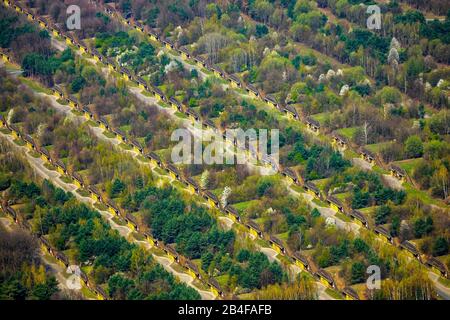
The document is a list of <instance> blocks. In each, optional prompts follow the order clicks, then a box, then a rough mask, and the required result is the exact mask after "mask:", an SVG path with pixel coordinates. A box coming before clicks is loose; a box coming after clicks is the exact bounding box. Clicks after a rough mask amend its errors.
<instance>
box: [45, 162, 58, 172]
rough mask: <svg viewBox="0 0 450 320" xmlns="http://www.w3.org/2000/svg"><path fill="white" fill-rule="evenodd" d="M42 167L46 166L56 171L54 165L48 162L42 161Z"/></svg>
mask: <svg viewBox="0 0 450 320" xmlns="http://www.w3.org/2000/svg"><path fill="white" fill-rule="evenodd" d="M44 167H46V168H47V169H48V170H51V171H56V169H55V167H54V166H53V165H51V164H50V163H48V162H46V163H44Z"/></svg>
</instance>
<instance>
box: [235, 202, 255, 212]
mask: <svg viewBox="0 0 450 320" xmlns="http://www.w3.org/2000/svg"><path fill="white" fill-rule="evenodd" d="M258 201H259V200H249V201H244V202H238V203H234V204H233V206H234V207H235V208H236V209H237V210H238V211H241V212H242V211H245V209H247V208H248V207H249V206H250V205H252V204H254V203H256V202H258Z"/></svg>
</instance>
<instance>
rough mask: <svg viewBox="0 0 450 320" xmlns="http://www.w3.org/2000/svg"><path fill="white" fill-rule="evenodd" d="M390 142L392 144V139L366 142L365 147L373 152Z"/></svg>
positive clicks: (378, 150)
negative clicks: (371, 142) (372, 142)
mask: <svg viewBox="0 0 450 320" xmlns="http://www.w3.org/2000/svg"><path fill="white" fill-rule="evenodd" d="M390 144H392V141H387V142H380V143H374V144H368V145H366V149H367V150H369V151H372V152H373V153H378V152H380V151H381V150H383V149H384V148H385V147H387V146H389V145H390Z"/></svg>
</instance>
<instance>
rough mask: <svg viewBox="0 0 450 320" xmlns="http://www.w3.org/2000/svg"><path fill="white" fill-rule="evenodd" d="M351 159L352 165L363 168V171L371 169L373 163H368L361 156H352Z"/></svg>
mask: <svg viewBox="0 0 450 320" xmlns="http://www.w3.org/2000/svg"><path fill="white" fill-rule="evenodd" d="M351 161H352V164H353V165H354V166H356V167H358V168H360V169H362V170H365V171H370V170H372V167H373V164H370V163H368V162H367V161H365V160H363V159H361V158H352V160H351Z"/></svg>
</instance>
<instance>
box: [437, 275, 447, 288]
mask: <svg viewBox="0 0 450 320" xmlns="http://www.w3.org/2000/svg"><path fill="white" fill-rule="evenodd" d="M438 281H439V283H441V284H443V285H444V286H446V287H448V288H450V279H445V278H443V277H439V280H438Z"/></svg>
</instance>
